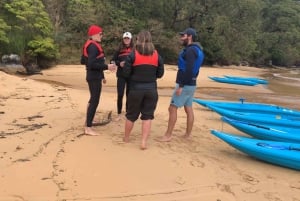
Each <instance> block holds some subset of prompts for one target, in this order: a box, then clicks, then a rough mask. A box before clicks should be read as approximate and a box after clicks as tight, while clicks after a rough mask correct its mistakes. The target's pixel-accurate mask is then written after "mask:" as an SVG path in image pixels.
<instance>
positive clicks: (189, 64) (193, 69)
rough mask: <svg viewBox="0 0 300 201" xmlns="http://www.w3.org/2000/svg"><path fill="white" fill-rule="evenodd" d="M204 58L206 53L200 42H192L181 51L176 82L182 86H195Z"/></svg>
mask: <svg viewBox="0 0 300 201" xmlns="http://www.w3.org/2000/svg"><path fill="white" fill-rule="evenodd" d="M203 60H204V53H203V51H202V49H201V47H200V44H199V43H192V44H190V45H188V46H187V47H185V48H184V49H183V50H182V51H181V52H180V53H179V57H178V71H177V77H176V83H177V84H179V86H180V87H183V86H184V85H190V86H195V85H196V81H197V77H198V74H199V70H200V67H201V65H202V63H203Z"/></svg>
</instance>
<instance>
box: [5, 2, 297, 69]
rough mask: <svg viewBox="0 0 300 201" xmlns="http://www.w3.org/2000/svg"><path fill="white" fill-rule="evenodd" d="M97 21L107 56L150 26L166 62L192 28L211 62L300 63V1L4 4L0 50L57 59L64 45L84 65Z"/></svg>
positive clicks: (66, 55) (70, 58)
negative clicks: (126, 35)
mask: <svg viewBox="0 0 300 201" xmlns="http://www.w3.org/2000/svg"><path fill="white" fill-rule="evenodd" d="M42 2H44V4H45V5H47V7H46V8H45V7H44V5H43V3H42ZM50 19H51V20H52V21H50ZM91 24H97V25H100V26H101V27H102V28H103V30H104V37H103V41H102V45H103V48H104V50H105V53H106V55H107V57H108V58H110V57H111V56H112V54H113V52H114V50H115V49H116V48H117V47H118V45H119V43H120V42H121V36H122V33H123V32H125V31H130V32H131V33H133V35H136V34H137V33H138V32H139V31H141V30H143V29H146V30H149V31H150V32H151V34H152V37H153V42H154V44H155V46H156V48H157V49H158V50H159V51H160V54H161V55H163V57H164V60H165V62H166V63H176V62H177V54H178V52H179V49H180V48H182V47H180V46H179V37H178V32H179V31H182V30H184V29H185V28H187V27H193V28H195V29H196V30H197V31H198V36H199V37H198V40H199V41H200V42H201V44H202V46H203V48H204V52H205V55H206V57H205V62H206V63H207V64H215V63H217V64H239V63H241V62H244V61H247V62H248V63H250V64H255V65H266V64H268V63H269V61H270V60H272V62H273V64H274V65H280V66H293V65H296V64H298V65H299V63H300V58H299V55H300V3H299V1H295V0H243V1H239V0H227V1H220V0H210V1H207V0H185V1H180V0H168V1H167V0H161V1H147V0H127V1H120V0H54V1H53V0H22V1H20V0H2V1H1V2H0V44H1V51H2V52H7V53H10V52H14V53H19V54H21V55H28V56H29V57H35V58H36V59H37V60H38V62H39V60H41V59H46V60H56V59H58V58H59V54H58V46H59V47H60V49H59V52H60V53H62V57H61V58H63V59H64V60H63V61H62V62H64V63H66V62H68V61H70V62H74V61H76V63H77V61H78V58H79V56H80V54H81V47H82V45H83V43H84V42H85V40H86V39H87V29H88V27H89V26H90V25H91ZM53 30H54V31H53ZM50 39H51V40H50ZM66 59H68V61H67V60H66Z"/></svg>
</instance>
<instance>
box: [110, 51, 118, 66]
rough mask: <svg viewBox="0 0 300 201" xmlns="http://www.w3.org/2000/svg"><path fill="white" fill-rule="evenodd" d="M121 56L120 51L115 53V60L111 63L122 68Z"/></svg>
mask: <svg viewBox="0 0 300 201" xmlns="http://www.w3.org/2000/svg"><path fill="white" fill-rule="evenodd" d="M119 54H120V51H118V50H117V51H115V53H114V56H113V58H112V59H111V60H110V61H114V62H115V64H116V65H117V66H118V67H120V61H119Z"/></svg>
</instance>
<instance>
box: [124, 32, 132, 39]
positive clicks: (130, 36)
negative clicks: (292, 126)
mask: <svg viewBox="0 0 300 201" xmlns="http://www.w3.org/2000/svg"><path fill="white" fill-rule="evenodd" d="M123 38H130V39H131V38H132V35H131V33H130V32H125V33H124V34H123Z"/></svg>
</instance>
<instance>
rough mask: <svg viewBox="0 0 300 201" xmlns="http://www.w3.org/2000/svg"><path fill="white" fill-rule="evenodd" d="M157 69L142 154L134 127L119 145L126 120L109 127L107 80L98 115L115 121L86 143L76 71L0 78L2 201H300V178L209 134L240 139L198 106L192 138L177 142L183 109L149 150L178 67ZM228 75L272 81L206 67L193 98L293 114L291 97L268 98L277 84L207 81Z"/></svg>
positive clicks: (261, 72)
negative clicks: (168, 135)
mask: <svg viewBox="0 0 300 201" xmlns="http://www.w3.org/2000/svg"><path fill="white" fill-rule="evenodd" d="M165 70H166V71H165V75H164V77H163V78H162V79H160V80H159V81H158V86H159V102H158V107H157V110H156V112H155V119H154V120H153V122H152V131H151V136H150V139H149V140H148V143H149V144H148V149H147V150H145V151H141V150H140V149H139V145H140V140H141V121H140V120H138V121H137V122H136V123H135V127H134V130H133V132H132V135H131V139H130V143H123V140H122V138H123V134H124V122H125V120H124V118H123V119H121V120H120V121H114V119H115V117H116V109H117V106H116V102H117V96H116V76H115V73H112V72H106V73H105V76H106V79H107V83H106V84H105V85H103V90H102V94H101V101H100V105H99V107H98V111H97V114H96V119H97V120H99V121H105V120H106V118H107V116H108V114H109V113H110V112H112V118H113V121H111V122H110V123H108V124H106V125H104V126H98V127H95V129H96V130H97V132H99V133H101V135H100V136H85V135H82V134H83V128H84V121H85V114H86V105H87V101H88V98H89V92H88V88H87V83H86V81H85V68H84V67H83V66H81V65H77V66H76V65H59V66H56V67H54V68H51V69H48V70H44V71H43V72H42V73H43V74H42V75H31V76H15V75H9V74H6V73H4V72H2V71H0V88H1V90H0V125H1V129H0V187H1V188H0V201H23V200H26V201H75V200H76V201H84V200H89V201H175V200H176V201H264V200H266V201H300V197H299V195H300V175H299V171H296V170H292V169H288V168H284V167H280V166H276V165H272V164H268V163H265V162H262V161H259V160H256V159H254V158H252V157H249V156H248V155H245V154H243V153H241V152H239V151H237V150H236V149H234V148H232V147H230V146H229V145H228V144H226V143H224V142H223V141H221V140H219V139H217V138H216V137H215V136H213V135H211V134H210V129H218V130H223V131H225V132H231V133H233V134H242V133H240V132H239V131H237V130H235V129H234V128H233V127H231V126H229V125H227V124H225V123H222V121H221V120H220V116H219V115H217V114H216V113H213V112H212V111H209V110H207V109H205V108H204V107H202V106H200V105H197V104H195V103H194V105H193V107H194V113H195V124H194V128H193V132H192V137H191V138H190V139H183V138H181V135H183V134H184V132H185V120H186V118H185V117H186V116H185V113H184V110H183V109H182V108H181V109H179V110H178V120H177V124H176V127H175V131H174V133H173V134H174V137H173V139H172V141H171V142H158V141H156V140H155V139H156V138H157V137H160V136H162V135H163V134H164V132H165V130H166V127H167V122H168V106H169V102H170V96H171V94H172V91H173V87H174V85H175V83H174V80H175V76H176V67H175V66H171V65H165ZM228 74H230V75H236V76H256V77H261V76H266V75H270V72H269V71H268V70H266V69H264V68H253V67H252V68H250V67H236V66H229V67H205V66H204V67H203V68H202V69H201V71H200V75H199V78H198V87H197V92H196V94H195V97H197V98H202V99H216V100H238V99H239V98H245V99H246V101H252V102H265V103H274V104H280V105H282V106H286V107H292V108H294V109H300V105H299V95H298V96H297V95H295V94H292V95H291V94H287V93H284V92H285V91H286V90H283V92H280V91H276V90H273V89H276V88H278V87H277V85H276V83H278V81H276V80H275V81H273V80H270V84H269V86H267V87H266V86H263V85H257V86H252V87H249V86H240V85H230V84H223V83H217V82H214V81H212V80H210V79H209V78H208V76H223V75H228ZM267 78H270V77H268V76H267ZM295 82H296V81H292V83H294V84H295ZM289 88H290V86H289ZM297 100H298V101H297ZM124 101H125V100H124ZM297 102H298V105H297V104H296V103H297Z"/></svg>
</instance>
